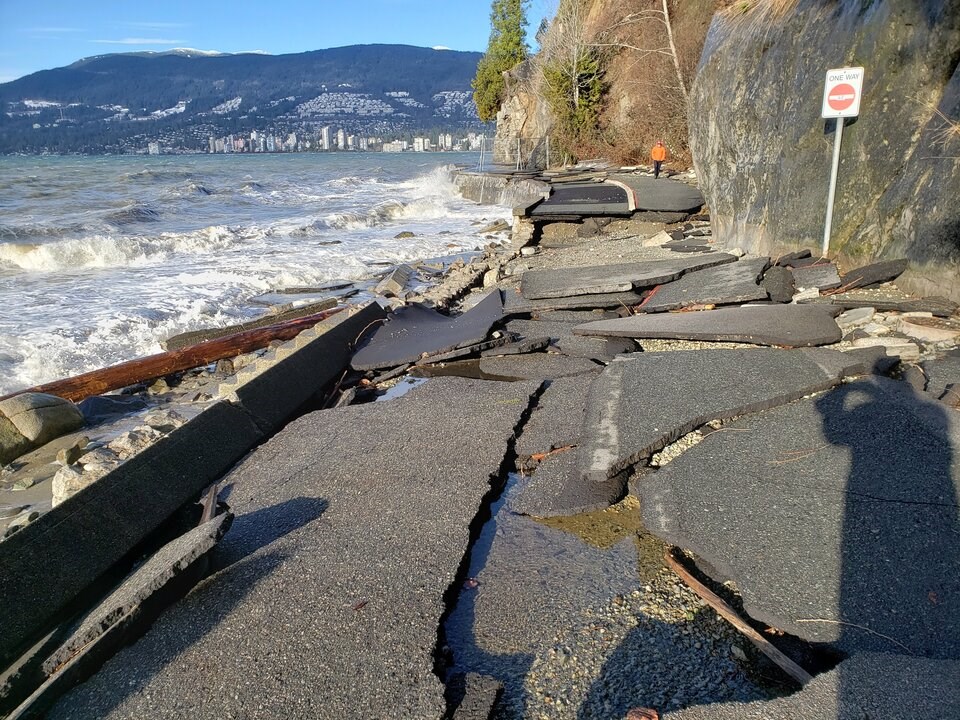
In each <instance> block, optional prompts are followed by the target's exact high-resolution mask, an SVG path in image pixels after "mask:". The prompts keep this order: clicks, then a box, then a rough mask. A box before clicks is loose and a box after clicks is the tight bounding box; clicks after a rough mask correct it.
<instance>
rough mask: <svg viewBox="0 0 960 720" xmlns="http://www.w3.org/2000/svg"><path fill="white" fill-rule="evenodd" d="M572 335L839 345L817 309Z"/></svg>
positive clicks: (596, 326) (644, 322) (589, 327)
mask: <svg viewBox="0 0 960 720" xmlns="http://www.w3.org/2000/svg"><path fill="white" fill-rule="evenodd" d="M573 332H574V333H575V334H577V335H597V336H602V337H631V338H636V339H642V338H662V339H668V340H671V339H672V340H701V341H713V342H742V343H751V344H754V345H778V346H782V347H808V346H813V345H829V344H832V343H835V342H839V341H840V338H841V333H840V328H839V327H838V326H837V323H836V321H835V320H834V319H833V314H832V313H831V312H830V310H828V309H826V308H820V307H818V306H816V305H768V306H756V307H738V308H721V309H719V310H708V311H703V312H684V313H656V314H643V315H634V316H633V317H628V318H623V319H621V320H600V321H597V322H592V323H586V324H584V325H578V326H577V327H576V328H574V330H573Z"/></svg>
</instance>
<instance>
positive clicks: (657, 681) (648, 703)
mask: <svg viewBox="0 0 960 720" xmlns="http://www.w3.org/2000/svg"><path fill="white" fill-rule="evenodd" d="M738 641H741V637H740V635H739V634H738V633H737V632H736V631H735V630H734V629H733V628H732V627H730V626H729V625H728V624H727V623H726V622H724V621H722V620H721V619H720V618H718V617H717V615H716V613H714V611H713V610H712V609H710V608H709V607H707V606H706V605H705V603H704V602H703V601H702V600H701V599H700V598H699V597H698V596H697V595H696V594H694V593H693V592H692V591H691V590H689V589H688V588H687V587H686V586H685V585H683V584H682V583H681V582H680V581H679V580H678V579H677V577H676V576H675V575H674V574H673V573H672V572H670V571H669V570H663V571H661V572H660V573H659V574H658V575H657V576H656V577H655V578H654V580H653V581H652V582H650V583H649V584H647V585H645V586H643V587H642V589H638V590H636V591H634V592H632V593H628V594H626V595H618V596H616V597H614V598H612V599H611V600H610V602H609V603H607V604H606V606H604V607H602V608H600V609H598V610H597V609H594V610H589V609H588V610H586V611H584V617H583V621H582V622H581V623H580V624H579V625H574V626H572V627H570V628H568V629H567V630H565V631H564V632H562V633H561V634H560V636H559V637H558V640H557V643H556V644H555V645H554V647H553V648H550V649H549V650H548V651H545V652H542V653H540V654H539V655H538V656H537V657H536V658H534V660H533V663H532V666H531V669H530V671H529V672H528V674H527V677H526V682H525V690H526V710H525V712H524V717H528V718H547V719H549V720H552V719H560V718H570V719H571V720H573V719H574V718H576V719H577V720H579V719H581V718H597V719H600V718H605V719H606V718H623V717H625V716H626V714H627V713H628V712H629V711H630V710H631V709H632V708H637V707H644V708H654V709H657V710H659V711H660V712H661V713H662V712H664V711H668V710H672V709H676V708H679V707H683V706H686V705H689V704H695V703H696V704H699V703H710V702H721V701H726V700H738V701H742V702H749V701H751V700H760V699H767V698H769V697H770V696H771V693H770V691H769V690H767V689H765V688H762V687H760V686H759V685H758V684H757V683H755V682H754V681H753V680H752V679H751V678H750V677H749V676H748V672H747V668H749V664H748V663H749V661H748V658H747V655H746V654H745V653H744V652H743V650H742V649H741V648H740V647H739V645H738V644H737V642H738Z"/></svg>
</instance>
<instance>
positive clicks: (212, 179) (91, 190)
mask: <svg viewBox="0 0 960 720" xmlns="http://www.w3.org/2000/svg"><path fill="white" fill-rule="evenodd" d="M423 163H424V156H420V157H416V156H414V155H413V154H410V155H404V156H397V157H383V156H373V155H367V156H364V155H362V154H361V155H341V154H333V155H310V154H303V155H299V156H290V157H283V158H278V157H264V158H258V157H245V158H231V157H222V158H221V157H207V158H177V159H170V158H160V159H143V158H110V159H104V158H60V159H50V160H44V161H43V162H41V163H40V164H39V167H37V161H36V160H35V159H31V160H29V161H27V160H20V159H16V158H14V159H9V158H0V170H2V171H3V172H0V177H3V178H4V184H5V188H6V189H5V191H4V201H5V208H4V210H3V211H0V228H6V229H7V231H6V232H0V393H5V392H10V391H12V390H16V389H19V388H23V387H27V386H29V385H33V384H37V383H40V382H46V381H48V380H52V379H55V378H57V377H64V376H69V375H73V374H76V373H79V372H83V371H86V370H91V369H94V368H97V367H102V366H104V365H107V364H111V363H116V362H121V361H123V360H128V359H131V358H133V357H136V356H140V355H145V354H149V353H153V352H157V351H158V350H159V349H160V348H161V342H162V341H163V340H164V339H165V338H167V337H169V336H171V335H175V334H177V333H180V332H184V331H188V330H196V329H200V328H204V327H216V326H223V325H228V324H232V323H236V322H242V321H243V320H247V319H250V318H252V317H256V316H259V315H262V314H263V312H264V308H263V307H261V306H258V305H256V304H253V303H252V302H251V299H252V298H253V297H255V296H257V295H260V294H263V293H268V292H272V291H275V290H278V289H283V288H288V287H293V286H300V287H312V286H316V285H320V284H322V283H324V282H326V281H330V280H337V279H346V280H354V281H355V280H363V279H365V278H370V276H371V274H372V273H373V272H375V271H376V270H377V269H378V268H380V267H382V264H383V263H398V262H409V261H412V260H416V259H418V258H424V257H431V256H438V255H447V254H449V253H452V252H457V251H460V250H469V249H473V247H475V246H476V245H478V244H479V243H480V242H482V241H481V240H480V239H479V238H478V236H477V235H476V226H475V225H474V224H473V223H474V221H477V220H480V219H481V218H489V217H491V216H495V215H500V214H502V211H498V210H496V209H492V208H483V207H479V206H476V205H473V204H472V203H469V202H466V201H464V200H462V199H461V198H459V197H458V196H457V195H456V193H455V192H454V190H453V187H452V184H451V183H450V179H449V174H448V172H446V171H444V170H437V171H434V170H432V169H431V168H429V167H424V166H423ZM11 178H15V179H14V180H11ZM37 187H42V188H44V189H46V190H49V192H48V193H46V194H45V195H44V196H43V197H42V198H38V197H36V196H35V190H36V188H37ZM200 187H203V188H207V189H215V188H216V189H218V191H217V192H214V193H212V194H210V195H206V194H204V193H203V191H198V188H200ZM221 189H222V190H221ZM134 198H136V199H135V200H134ZM144 208H145V209H147V210H149V212H146V213H143V212H141V209H144ZM8 209H9V210H8ZM118 212H119V213H121V215H120V216H117V215H116V213H118ZM111 213H114V214H115V215H114V220H115V221H116V220H117V219H123V218H127V217H129V218H130V219H131V220H132V221H131V222H130V223H128V224H122V225H116V224H113V223H110V222H109V221H108V218H109V217H110V215H111ZM48 228H55V229H54V230H48ZM402 230H409V231H411V232H413V233H414V235H415V236H414V237H413V238H405V239H398V238H396V237H395V236H396V235H397V234H398V233H399V232H400V231H402Z"/></svg>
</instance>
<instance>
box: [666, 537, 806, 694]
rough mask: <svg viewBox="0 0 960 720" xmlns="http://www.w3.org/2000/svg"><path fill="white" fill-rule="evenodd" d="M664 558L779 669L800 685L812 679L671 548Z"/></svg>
mask: <svg viewBox="0 0 960 720" xmlns="http://www.w3.org/2000/svg"><path fill="white" fill-rule="evenodd" d="M664 559H665V560H666V561H667V565H669V566H670V569H671V570H673V571H674V572H675V573H676V574H677V575H679V576H680V579H681V580H683V581H684V582H685V583H686V584H687V585H688V586H689V587H690V589H691V590H693V591H694V592H695V593H696V594H697V595H699V596H700V597H701V598H702V599H703V600H704V602H706V603H707V605H709V606H710V607H712V608H713V609H714V610H716V611H717V614H718V615H720V617H722V618H723V619H724V620H726V621H727V622H729V623H730V624H731V625H733V626H734V627H735V628H736V629H737V630H739V631H740V632H741V633H743V635H745V636H746V638H747V639H748V640H749V641H750V642H752V643H753V644H754V645H755V646H756V647H757V649H758V650H759V651H760V652H762V653H763V654H764V655H766V656H767V657H768V658H770V659H771V660H772V661H773V662H775V663H776V664H777V665H778V666H780V669H782V670H783V671H784V672H785V673H787V675H789V676H790V677H792V678H793V679H794V680H796V681H797V682H798V683H800V684H801V685H806V684H807V683H808V682H810V681H811V680H813V676H812V675H811V674H810V673H808V672H807V671H806V670H804V669H803V668H802V667H800V666H799V665H798V664H797V663H795V662H794V661H793V660H791V659H790V658H789V657H787V656H786V655H784V654H783V653H782V652H780V650H778V649H777V648H776V647H774V645H773V644H772V643H771V642H770V641H769V640H767V639H766V638H765V637H764V636H763V635H761V634H760V633H758V632H757V631H756V630H754V629H753V628H752V627H751V626H750V625H748V624H747V623H746V621H744V619H743V618H741V617H740V616H739V615H737V613H736V611H735V610H734V609H733V608H731V607H730V606H729V605H727V604H726V603H725V602H724V601H723V600H722V599H721V598H720V597H719V596H718V595H717V594H716V593H714V592H713V591H712V590H710V588H708V587H707V586H706V585H704V584H703V583H702V582H700V581H699V580H697V579H696V578H695V577H694V576H693V575H691V574H690V571H689V570H687V569H686V568H685V567H684V566H683V565H681V564H680V561H679V560H677V558H676V556H675V555H674V551H673V550H672V549H670V548H668V549H667V551H666V553H665V555H664Z"/></svg>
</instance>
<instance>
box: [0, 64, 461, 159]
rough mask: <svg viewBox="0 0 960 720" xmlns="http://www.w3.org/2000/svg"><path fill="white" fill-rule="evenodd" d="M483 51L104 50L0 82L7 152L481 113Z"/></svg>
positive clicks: (407, 126) (1, 141)
mask: <svg viewBox="0 0 960 720" xmlns="http://www.w3.org/2000/svg"><path fill="white" fill-rule="evenodd" d="M479 59H480V54H479V53H470V52H456V51H450V50H431V49H429V48H418V47H411V46H406V45H353V46H347V47H340V48H331V49H327V50H316V51H313V52H306V53H298V54H292V55H262V54H253V53H251V54H239V55H209V54H200V53H196V54H192V53H157V54H151V53H133V54H115V55H100V56H96V57H92V58H86V59H84V60H80V61H78V62H76V63H73V64H72V65H70V66H67V67H62V68H57V69H54V70H44V71H41V72H37V73H33V74H32V75H28V76H26V77H23V78H20V79H18V80H15V81H13V82H9V83H5V84H3V85H0V108H2V109H3V114H2V115H0V153H9V152H40V151H44V150H48V151H54V152H78V151H80V152H98V151H115V150H117V149H119V148H118V146H119V145H122V144H123V142H124V141H125V140H136V142H139V143H141V144H143V145H145V141H147V140H151V139H157V138H159V137H161V136H163V135H164V134H165V133H166V134H170V133H180V134H181V135H182V137H183V138H184V145H185V148H187V149H189V148H190V147H191V143H192V144H193V145H195V146H196V149H200V148H202V147H203V146H204V145H205V143H206V141H207V138H208V136H209V135H218V134H223V133H228V132H243V131H250V130H254V129H259V130H261V131H265V130H268V129H269V130H271V131H273V132H277V133H280V132H285V133H286V132H298V131H299V132H311V131H314V130H315V129H317V128H319V127H321V126H323V125H333V126H335V127H343V128H344V130H345V131H346V132H348V133H358V134H359V133H366V134H378V135H384V134H391V135H392V134H399V133H402V132H404V131H416V130H421V129H429V128H445V129H447V130H454V129H456V128H460V127H473V126H476V125H477V118H476V110H475V108H474V106H473V101H472V98H471V95H470V80H471V79H472V78H473V75H474V72H475V71H476V66H477V62H478V61H479Z"/></svg>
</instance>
